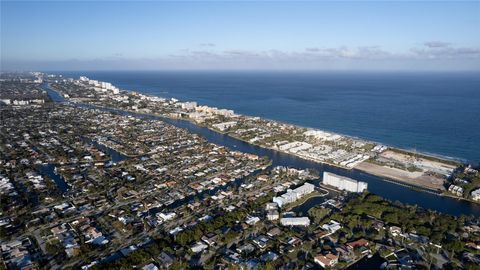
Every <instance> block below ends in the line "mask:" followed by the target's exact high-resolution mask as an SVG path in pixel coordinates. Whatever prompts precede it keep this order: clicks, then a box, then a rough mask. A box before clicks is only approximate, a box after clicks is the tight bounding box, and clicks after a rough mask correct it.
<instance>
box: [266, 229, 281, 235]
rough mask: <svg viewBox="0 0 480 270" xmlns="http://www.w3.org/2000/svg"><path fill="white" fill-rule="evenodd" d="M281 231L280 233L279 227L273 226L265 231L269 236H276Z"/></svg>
mask: <svg viewBox="0 0 480 270" xmlns="http://www.w3.org/2000/svg"><path fill="white" fill-rule="evenodd" d="M281 233H282V231H281V230H280V228H278V227H274V228H272V229H271V230H269V231H268V232H267V235H268V236H270V237H274V236H277V235H279V234H281Z"/></svg>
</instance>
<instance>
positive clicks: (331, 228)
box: [322, 220, 342, 233]
mask: <svg viewBox="0 0 480 270" xmlns="http://www.w3.org/2000/svg"><path fill="white" fill-rule="evenodd" d="M341 228H342V226H341V225H340V223H338V222H337V221H335V220H330V222H329V223H327V224H323V225H322V229H324V230H325V231H328V232H329V233H335V232H336V231H338V230H340V229H341Z"/></svg>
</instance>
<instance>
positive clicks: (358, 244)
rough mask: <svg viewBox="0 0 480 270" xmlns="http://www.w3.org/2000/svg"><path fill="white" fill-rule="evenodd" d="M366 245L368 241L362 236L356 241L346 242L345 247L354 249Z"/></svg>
mask: <svg viewBox="0 0 480 270" xmlns="http://www.w3.org/2000/svg"><path fill="white" fill-rule="evenodd" d="M368 245H369V242H368V241H367V240H365V239H364V238H361V239H358V240H356V241H353V242H348V243H347V247H349V248H350V249H356V248H359V247H368Z"/></svg>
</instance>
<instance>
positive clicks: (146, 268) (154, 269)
mask: <svg viewBox="0 0 480 270" xmlns="http://www.w3.org/2000/svg"><path fill="white" fill-rule="evenodd" d="M142 270H158V267H157V266H156V265H155V264H153V263H150V264H147V265H145V266H144V267H142Z"/></svg>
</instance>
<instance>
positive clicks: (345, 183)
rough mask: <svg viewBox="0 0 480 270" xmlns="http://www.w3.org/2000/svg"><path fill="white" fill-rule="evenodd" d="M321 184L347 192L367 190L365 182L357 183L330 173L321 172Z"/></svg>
mask: <svg viewBox="0 0 480 270" xmlns="http://www.w3.org/2000/svg"><path fill="white" fill-rule="evenodd" d="M322 183H323V184H325V185H329V186H333V187H335V188H337V189H340V190H346V191H349V192H363V191H365V190H367V187H368V184H367V183H365V182H361V181H357V180H354V179H351V178H348V177H344V176H340V175H336V174H333V173H330V172H323V181H322Z"/></svg>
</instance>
